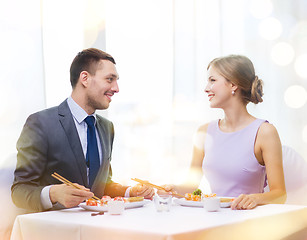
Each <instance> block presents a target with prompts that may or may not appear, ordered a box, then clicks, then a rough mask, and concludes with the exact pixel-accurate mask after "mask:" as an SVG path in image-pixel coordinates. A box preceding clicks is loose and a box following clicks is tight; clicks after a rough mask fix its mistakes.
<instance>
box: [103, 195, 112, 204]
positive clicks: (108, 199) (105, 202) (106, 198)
mask: <svg viewBox="0 0 307 240" xmlns="http://www.w3.org/2000/svg"><path fill="white" fill-rule="evenodd" d="M111 200H112V198H111V197H110V196H102V198H101V202H102V203H103V204H107V203H108V202H109V201H111Z"/></svg>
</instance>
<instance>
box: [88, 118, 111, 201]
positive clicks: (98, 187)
mask: <svg viewBox="0 0 307 240" xmlns="http://www.w3.org/2000/svg"><path fill="white" fill-rule="evenodd" d="M96 126H97V130H98V134H99V138H100V143H101V150H102V164H101V166H100V169H99V172H98V173H97V176H96V179H95V182H94V184H93V187H92V191H93V192H95V194H97V195H98V196H100V195H101V196H102V195H103V192H104V188H105V184H106V183H107V181H108V177H109V171H110V160H111V159H110V155H111V150H110V147H111V143H110V139H109V137H108V136H109V135H110V134H108V129H107V127H106V125H105V124H104V123H103V120H101V119H100V118H99V116H97V125H96Z"/></svg>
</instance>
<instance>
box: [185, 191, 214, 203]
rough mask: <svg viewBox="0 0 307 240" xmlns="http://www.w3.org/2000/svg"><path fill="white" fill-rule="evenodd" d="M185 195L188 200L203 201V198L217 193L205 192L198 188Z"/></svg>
mask: <svg viewBox="0 0 307 240" xmlns="http://www.w3.org/2000/svg"><path fill="white" fill-rule="evenodd" d="M184 197H185V199H186V200H188V201H201V200H202V198H211V197H216V194H215V193H210V194H204V193H202V191H201V190H200V189H196V190H195V191H194V192H193V193H186V194H185V195H184Z"/></svg>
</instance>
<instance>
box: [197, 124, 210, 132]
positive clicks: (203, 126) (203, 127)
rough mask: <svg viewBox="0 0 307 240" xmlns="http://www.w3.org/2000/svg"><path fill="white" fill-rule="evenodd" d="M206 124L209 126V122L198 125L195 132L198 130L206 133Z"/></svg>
mask: <svg viewBox="0 0 307 240" xmlns="http://www.w3.org/2000/svg"><path fill="white" fill-rule="evenodd" d="M208 126H209V123H205V124H203V125H201V126H199V128H198V130H197V132H199V133H206V132H207V129H208Z"/></svg>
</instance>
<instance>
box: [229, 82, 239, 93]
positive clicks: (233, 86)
mask: <svg viewBox="0 0 307 240" xmlns="http://www.w3.org/2000/svg"><path fill="white" fill-rule="evenodd" d="M237 90H238V86H237V85H235V84H233V83H231V91H233V92H235V91H237Z"/></svg>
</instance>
